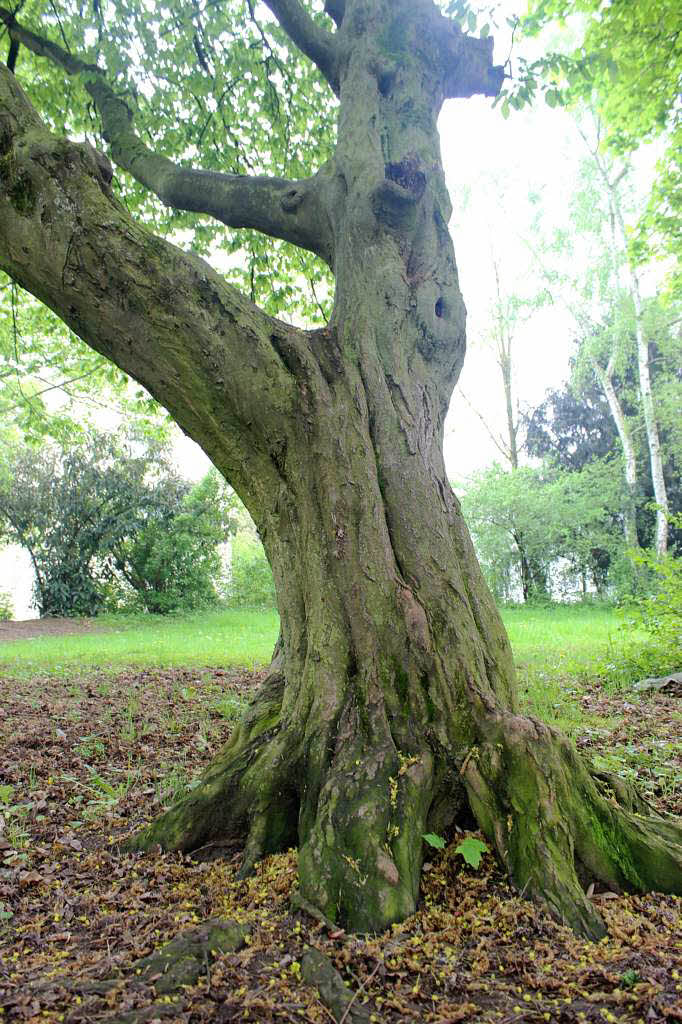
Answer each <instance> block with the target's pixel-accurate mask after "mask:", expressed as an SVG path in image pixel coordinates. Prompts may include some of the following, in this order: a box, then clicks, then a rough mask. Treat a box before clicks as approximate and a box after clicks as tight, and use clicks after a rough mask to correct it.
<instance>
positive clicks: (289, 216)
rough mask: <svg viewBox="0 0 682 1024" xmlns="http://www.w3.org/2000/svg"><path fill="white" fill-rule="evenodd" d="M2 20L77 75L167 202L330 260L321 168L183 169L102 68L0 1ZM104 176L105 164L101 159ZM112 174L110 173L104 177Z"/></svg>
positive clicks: (115, 141) (116, 142)
mask: <svg viewBox="0 0 682 1024" xmlns="http://www.w3.org/2000/svg"><path fill="white" fill-rule="evenodd" d="M0 21H3V22H4V23H5V25H6V26H7V28H8V30H9V34H10V37H11V39H12V40H16V42H17V43H21V44H23V45H24V46H26V48H27V49H29V50H31V51H32V52H33V53H35V54H37V55H38V56H40V57H47V58H48V59H49V60H51V61H52V62H53V63H55V64H57V65H58V66H60V67H62V68H63V69H64V71H66V73H67V74H69V75H82V76H83V78H84V84H85V88H86V89H87V91H88V92H89V94H90V95H91V96H92V98H93V100H94V102H95V105H96V107H97V110H98V112H99V114H100V117H101V118H102V126H103V132H104V138H105V139H106V141H107V142H108V143H109V146H110V147H111V156H112V158H113V160H114V161H115V163H116V164H117V165H118V166H119V167H121V168H123V169H124V170H126V171H128V172H129V173H130V174H132V176H133V177H134V178H135V179H136V180H137V181H139V182H140V184H142V185H144V186H145V188H148V189H149V190H150V191H151V192H154V193H155V195H157V196H158V197H159V199H160V200H161V201H162V202H163V203H165V204H166V205H167V206H171V207H173V208H174V209H176V210H188V211H190V212H192V213H206V214H209V215H210V216H212V217H215V218H216V220H219V221H221V222H222V223H223V224H226V225H228V226H229V227H233V228H254V229H255V230H256V231H261V232H263V233H264V234H266V235H270V236H272V237H274V238H282V239H284V240H285V241H287V242H292V243H293V244H294V245H298V246H300V247H302V248H304V249H309V250H310V251H311V252H314V253H316V254H317V255H318V256H320V257H321V258H322V259H324V260H325V262H327V263H331V260H332V253H331V233H330V232H328V231H326V227H327V224H328V219H327V217H326V215H325V213H324V210H323V208H322V204H321V192H322V188H321V184H322V181H323V178H324V169H323V170H322V171H320V172H319V173H318V174H317V175H315V176H314V177H312V178H308V179H302V180H298V181H292V180H288V179H286V178H270V177H266V176H250V175H241V174H221V173H219V172H217V171H203V170H197V169H194V168H191V167H182V166H179V165H178V164H175V163H173V161H172V160H169V159H167V158H166V157H165V156H160V155H158V154H157V153H154V152H153V151H152V150H151V149H149V148H148V147H147V146H146V145H145V144H144V142H142V140H141V139H140V137H139V136H138V135H137V134H136V132H135V131H134V129H133V125H132V122H133V113H132V111H131V109H130V107H129V106H128V104H127V103H126V102H125V100H124V99H123V98H122V97H120V96H118V95H117V94H116V93H115V92H114V90H113V89H112V87H111V86H110V85H109V83H108V82H107V80H106V78H105V76H104V74H103V72H102V70H101V68H98V67H97V66H96V65H94V64H88V63H87V62H85V61H84V60H82V59H81V58H80V57H78V56H75V55H74V54H72V53H68V52H67V51H66V50H63V49H62V48H61V47H60V46H58V45H57V44H56V43H53V42H51V41H50V40H48V39H44V38H42V37H41V36H38V35H36V34H35V33H34V32H31V31H29V30H28V29H25V28H23V27H22V26H20V25H19V24H18V23H17V21H16V19H15V17H14V15H13V14H12V12H11V11H8V10H6V9H5V8H3V7H0ZM100 166H101V169H102V173H103V175H104V177H105V178H106V176H107V171H106V167H105V166H102V163H100ZM108 177H109V180H110V179H111V174H109V175H108Z"/></svg>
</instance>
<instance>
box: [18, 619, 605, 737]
mask: <svg viewBox="0 0 682 1024" xmlns="http://www.w3.org/2000/svg"><path fill="white" fill-rule="evenodd" d="M502 616H503V618H504V621H505V625H506V627H507V630H508V631H509V635H510V638H511V642H512V647H513V649H514V656H515V659H516V664H517V667H518V671H519V684H520V690H521V697H522V701H523V704H524V707H526V708H527V709H529V710H532V711H533V712H534V713H535V714H537V715H539V716H540V717H542V718H544V719H546V720H548V721H551V722H555V723H556V724H558V725H560V726H561V727H562V728H564V729H567V730H568V731H574V730H575V728H577V727H579V726H580V725H581V724H585V721H586V719H585V714H584V712H583V710H582V709H581V706H580V701H579V696H580V692H581V684H582V682H585V681H589V678H590V673H591V666H592V665H593V663H594V661H595V659H600V658H604V657H605V655H606V654H607V652H608V649H609V644H610V643H611V641H612V638H613V636H614V634H615V633H616V630H617V629H618V625H619V621H618V617H617V615H616V613H615V611H614V610H613V609H612V608H608V607H600V606H592V605H564V606H553V607H547V608H535V607H534V608H525V607H523V606H519V607H510V608H505V609H503V612H502ZM277 631H278V617H277V614H276V612H275V611H255V610H249V609H223V610H218V611H209V612H197V613H193V614H190V615H184V616H177V617H175V616H168V617H163V616H155V615H147V616H138V617H130V618H124V617H116V616H105V617H102V618H101V619H98V620H97V624H96V629H94V630H93V631H91V632H87V633H83V634H68V635H64V636H46V637H35V638H32V639H25V640H16V641H13V642H11V643H4V644H0V672H2V674H3V675H5V676H13V677H18V676H21V677H27V676H33V675H41V674H42V675H57V676H60V675H61V676H69V677H71V676H74V675H86V674H87V673H88V672H90V671H92V670H93V669H98V670H104V671H107V672H112V673H116V672H120V671H121V670H123V669H126V668H128V667H136V668H198V667H205V668H212V667H223V668H234V667H239V668H248V669H251V668H255V667H258V666H260V665H263V664H267V662H268V660H269V657H270V654H271V653H272V649H273V646H274V643H275V640H276V638H277Z"/></svg>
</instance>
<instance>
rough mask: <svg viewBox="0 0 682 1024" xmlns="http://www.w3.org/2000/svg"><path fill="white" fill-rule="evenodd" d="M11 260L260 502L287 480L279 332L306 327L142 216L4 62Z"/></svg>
mask: <svg viewBox="0 0 682 1024" xmlns="http://www.w3.org/2000/svg"><path fill="white" fill-rule="evenodd" d="M0 269H2V270H4V271H5V272H6V273H7V274H9V276H10V277H11V278H12V279H13V280H14V281H16V282H17V283H18V284H20V285H21V286H22V287H24V288H26V289H27V291H29V292H31V293H32V294H33V295H35V296H36V297H37V298H38V299H40V300H41V301H42V302H44V303H45V304H46V305H47V306H49V307H50V308H51V309H53V310H54V312H55V313H56V314H57V315H58V316H59V317H60V318H61V319H62V320H63V321H64V322H65V323H66V324H68V325H69V327H71V329H72V330H73V331H74V333H76V334H77V335H78V336H79V337H81V338H82V339H83V340H84V341H85V342H86V343H87V344H88V345H90V346H91V347H92V348H94V349H95V350H96V351H98V352H100V353H101V354H102V355H104V356H106V357H107V358H108V359H111V360H112V361H113V362H115V363H116V364H117V365H118V366H120V367H121V369H123V370H124V371H125V372H126V373H128V374H130V375H131V376H132V377H134V378H135V379H136V380H138V381H140V383H142V384H143V385H144V386H145V387H146V388H147V389H148V390H149V391H150V392H151V393H152V394H153V395H154V397H155V398H156V399H157V400H158V401H159V402H161V403H162V404H163V405H164V406H165V407H166V408H167V409H168V410H169V411H170V412H171V414H172V415H173V417H174V418H175V419H176V420H177V422H178V423H179V424H180V425H181V426H182V428H183V429H184V430H185V431H186V432H187V433H188V434H189V435H190V436H191V437H193V438H194V439H195V440H196V441H197V442H198V443H199V444H200V445H201V446H202V447H203V448H204V450H205V451H206V453H207V454H208V455H209V456H210V457H211V458H212V459H213V461H214V462H215V463H216V465H218V467H219V468H220V469H221V470H222V471H223V472H224V473H225V474H226V475H228V476H230V477H232V480H233V482H234V484H235V487H237V488H238V489H239V490H240V491H241V492H242V495H243V496H244V497H245V499H249V504H250V505H251V506H252V507H253V506H256V507H257V506H258V504H259V501H261V500H264V498H265V494H266V488H267V487H275V486H276V483H277V476H276V471H275V470H274V468H273V464H272V459H271V457H270V454H269V444H270V443H271V437H272V434H273V423H274V424H276V423H279V422H285V421H286V420H287V417H288V416H290V412H291V404H292V402H293V401H294V400H295V384H294V381H293V379H292V376H291V374H290V373H289V372H288V371H287V370H286V369H285V368H284V367H283V365H282V362H281V359H280V357H279V355H278V354H277V351H276V348H275V345H274V342H273V341H272V338H273V337H275V336H276V337H277V338H279V339H282V338H286V337H287V336H288V334H292V335H293V334H296V335H297V336H298V333H300V332H296V331H295V329H294V328H289V327H287V326H286V325H284V324H282V323H281V322H280V321H278V320H275V319H274V318H272V317H269V316H267V315H266V314H265V313H263V312H262V310H259V309H258V308H257V307H256V306H254V305H253V304H252V303H250V302H249V301H248V300H247V299H246V298H245V297H244V296H243V295H241V293H240V292H239V291H238V290H237V289H235V288H233V287H231V286H230V285H228V284H226V282H225V281H224V280H223V279H222V278H221V277H220V276H219V275H218V274H216V273H215V272H214V271H213V270H212V269H211V268H210V267H209V266H208V264H206V263H205V262H204V261H203V260H201V259H199V258H198V257H196V256H193V255H191V254H187V253H183V252H181V250H179V249H178V248H176V247H175V246H173V245H170V244H169V243H167V242H165V241H163V240H162V239H160V238H157V237H155V236H154V235H153V234H152V233H151V232H149V231H148V230H146V229H145V228H144V227H143V226H142V225H140V224H137V223H135V221H134V220H132V218H131V217H130V215H129V214H128V212H127V211H126V210H125V209H124V207H123V206H122V205H121V204H120V203H119V202H118V201H117V200H116V199H115V197H114V196H113V195H112V193H111V190H110V189H109V188H108V186H107V185H106V183H105V181H104V180H103V176H102V172H101V169H100V167H99V165H98V163H97V162H96V160H95V158H94V154H93V150H92V148H91V147H90V146H88V145H78V144H76V143H72V142H69V141H68V140H66V139H59V138H55V137H54V136H52V135H51V134H50V133H49V131H48V130H47V129H46V128H45V126H44V125H43V124H42V122H41V121H40V119H39V117H38V116H37V114H36V113H35V111H34V110H33V108H32V107H31V105H30V103H29V101H28V99H27V97H26V95H25V94H24V92H23V90H22V89H21V87H20V85H19V83H18V82H17V80H16V78H15V77H14V75H13V74H11V72H9V71H8V70H7V69H6V68H4V67H3V66H2V65H0ZM266 481H268V482H267V483H266ZM261 490H262V492H263V493H262V494H261Z"/></svg>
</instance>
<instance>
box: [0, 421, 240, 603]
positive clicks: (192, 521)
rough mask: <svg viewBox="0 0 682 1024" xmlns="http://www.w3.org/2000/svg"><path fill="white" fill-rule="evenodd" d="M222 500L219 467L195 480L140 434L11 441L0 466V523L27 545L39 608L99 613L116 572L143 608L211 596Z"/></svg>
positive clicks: (116, 588)
mask: <svg viewBox="0 0 682 1024" xmlns="http://www.w3.org/2000/svg"><path fill="white" fill-rule="evenodd" d="M228 509H229V499H228V498H227V495H226V490H225V488H224V487H222V486H221V485H220V483H219V481H218V478H217V474H211V475H209V476H208V477H207V478H206V479H205V480H204V481H203V482H202V483H201V484H199V485H197V486H196V487H192V486H191V484H188V483H187V482H186V481H185V480H182V479H181V478H180V477H179V476H178V475H177V473H176V472H175V471H174V470H173V468H172V466H171V465H170V463H169V461H168V451H167V450H166V449H165V448H164V446H163V444H162V443H161V442H159V441H157V440H149V439H147V440H143V439H141V438H139V437H138V438H136V437H132V438H119V437H107V436H106V435H101V434H96V433H94V432H92V431H91V432H88V433H86V434H85V435H84V436H82V437H79V438H78V439H77V440H75V441H74V440H71V441H70V442H69V443H65V444H62V445H57V444H54V443H52V444H45V445H44V446H43V447H42V448H36V447H30V446H27V445H23V446H21V445H17V446H15V447H14V448H12V449H10V451H9V453H7V454H6V456H5V458H4V460H3V465H2V473H1V474H0V525H1V526H2V528H3V529H4V532H5V534H6V536H7V537H8V538H9V539H10V540H12V541H14V542H16V543H17V544H20V545H22V547H24V548H26V550H27V551H28V552H29V555H30V557H31V562H32V564H33V569H34V574H35V576H34V598H35V605H36V607H37V609H38V612H39V614H40V615H41V616H45V615H96V614H97V613H98V612H100V611H102V610H103V609H104V608H105V607H107V605H108V604H110V603H111V601H112V591H113V594H114V595H116V597H117V599H118V597H119V596H120V591H121V581H122V580H123V581H125V584H126V586H127V589H128V593H129V592H130V591H131V590H132V591H133V592H134V594H135V595H136V597H137V602H138V604H139V605H140V606H141V607H142V608H144V609H145V610H147V611H154V612H168V611H172V610H173V609H174V608H178V607H196V606H198V605H201V604H207V603H210V602H211V600H213V601H215V600H216V598H217V594H216V590H215V587H216V583H217V581H218V580H219V578H220V575H221V564H220V558H219V556H218V553H217V545H218V544H219V543H220V542H221V541H223V540H224V539H225V537H226V535H227V532H228V528H229V511H228Z"/></svg>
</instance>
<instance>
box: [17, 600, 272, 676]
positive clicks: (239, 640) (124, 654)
mask: <svg viewBox="0 0 682 1024" xmlns="http://www.w3.org/2000/svg"><path fill="white" fill-rule="evenodd" d="M278 628H279V620H278V617H277V613H276V612H275V611H252V610H249V609H233V608H230V609H224V610H220V611H204V612H195V613H193V614H191V615H183V616H177V617H176V616H161V615H145V616H139V617H134V618H125V617H121V616H102V617H101V618H100V619H98V620H97V629H96V630H95V631H93V632H89V633H83V634H67V635H65V636H46V637H35V638H33V639H29V640H15V641H12V642H11V643H4V644H0V671H1V672H3V673H4V674H10V675H12V676H17V675H21V676H26V675H36V674H40V673H43V674H48V675H73V674H79V673H87V672H89V671H90V670H91V669H93V668H98V669H105V670H110V671H112V672H118V671H120V670H121V669H124V668H127V667H129V666H137V667H149V668H175V667H186V668H191V667H199V666H202V667H204V666H205V667H213V666H221V667H240V668H253V667H255V666H259V665H262V664H265V663H267V661H268V660H269V658H270V655H271V654H272V649H273V647H274V645H275V641H276V639H277V631H278Z"/></svg>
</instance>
